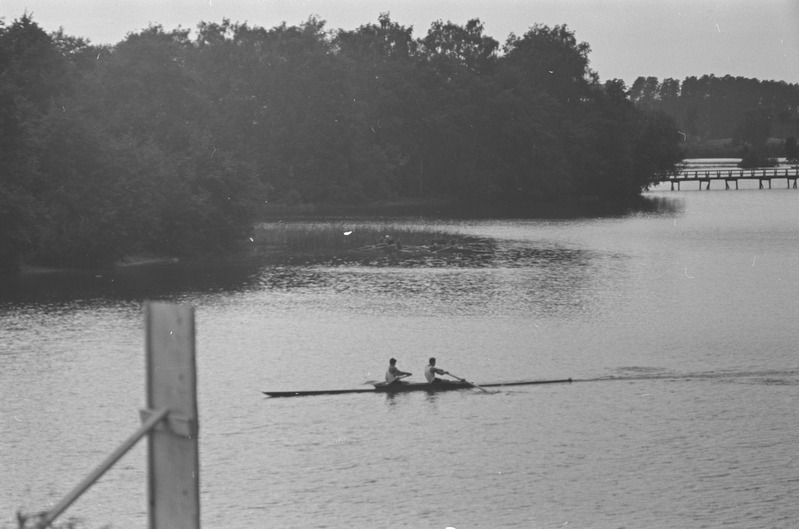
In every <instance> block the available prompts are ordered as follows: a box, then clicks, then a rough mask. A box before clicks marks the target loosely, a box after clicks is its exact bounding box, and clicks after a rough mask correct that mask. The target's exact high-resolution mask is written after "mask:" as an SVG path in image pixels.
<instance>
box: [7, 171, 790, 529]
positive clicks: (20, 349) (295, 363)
mask: <svg viewBox="0 0 799 529" xmlns="http://www.w3.org/2000/svg"><path fill="white" fill-rule="evenodd" d="M777 187H778V186H776V185H775V189H772V190H738V191H723V190H710V191H701V192H700V191H694V190H684V191H680V192H672V191H668V190H665V189H664V190H659V189H656V190H654V191H651V192H648V193H646V194H645V196H646V197H647V199H648V200H649V204H650V206H649V207H646V208H643V209H642V210H640V211H631V212H627V213H624V214H619V215H606V216H602V217H596V218H571V219H549V220H530V219H512V218H511V219H472V220H462V219H461V220H447V219H443V220H442V219H420V218H416V219H407V220H406V221H405V222H408V223H410V224H414V225H423V226H425V227H429V228H433V229H446V230H451V231H453V232H457V233H461V234H468V235H474V236H479V237H485V238H488V239H490V240H492V241H494V251H493V252H492V253H491V254H490V255H479V256H473V255H455V256H451V257H450V258H448V259H445V260H443V259H442V260H438V259H408V260H405V259H402V258H394V257H390V256H382V255H377V256H375V257H374V258H372V259H363V258H358V259H354V258H351V256H346V255H345V256H338V258H336V259H327V260H324V261H312V260H309V261H308V262H291V263H288V262H282V263H281V262H272V263H269V262H247V263H239V264H237V265H216V266H213V267H199V266H194V267H191V266H161V267H151V268H134V269H128V270H120V271H117V272H114V273H84V274H40V275H30V276H25V277H23V278H21V279H19V280H15V281H13V282H9V281H6V282H4V283H3V284H2V289H3V290H2V291H0V292H2V293H1V294H0V361H1V362H2V370H0V394H1V396H2V399H1V400H0V410H2V420H3V427H2V430H0V468H1V469H2V472H0V474H1V475H2V478H1V479H0V508H1V509H0V527H13V526H14V523H15V522H14V515H15V512H16V511H17V510H18V509H22V510H24V511H26V512H33V511H38V510H42V509H46V508H48V507H49V506H51V505H52V504H54V503H55V502H57V501H59V500H60V499H61V498H62V497H63V496H64V495H65V494H66V493H67V492H68V491H69V490H70V489H71V488H72V487H73V486H74V485H75V484H77V483H78V482H79V481H80V480H81V479H82V478H83V477H84V476H85V475H87V474H88V473H89V472H90V471H91V470H92V469H93V468H94V466H95V465H97V464H99V463H100V462H101V461H102V460H103V459H104V458H105V457H106V456H107V455H108V454H109V453H110V452H111V451H113V450H114V448H116V447H117V446H118V445H119V444H120V443H121V442H122V441H123V440H124V439H125V438H126V437H127V436H128V435H130V434H131V433H133V431H134V430H135V429H136V428H137V427H138V425H139V416H138V410H139V409H140V408H142V407H143V406H144V401H145V387H144V384H145V375H144V320H143V315H142V303H143V301H144V300H145V299H154V300H163V301H170V302H176V303H185V304H191V305H193V306H194V307H196V324H197V370H198V399H199V410H200V460H201V470H200V480H201V504H202V514H201V520H202V523H203V526H204V527H206V528H225V527H281V528H309V527H318V528H322V527H329V528H403V527H407V528H438V529H444V528H446V527H453V528H456V529H466V528H508V529H510V528H519V529H522V528H525V529H527V528H560V527H569V528H619V527H650V528H652V527H664V528H665V527H721V526H724V527H732V528H741V529H744V528H746V529H749V528H752V527H770V528H790V527H796V526H797V524H799V504H798V503H797V501H796V498H797V497H799V459H798V457H799V456H797V453H798V452H797V449H796V432H797V431H799V406H797V403H799V355H797V349H796V348H797V343H799V325H798V324H797V317H798V316H799V191H797V190H793V189H777ZM359 222H363V221H362V220H359ZM430 356H435V357H437V359H438V364H439V366H440V367H442V368H444V369H446V370H448V371H450V372H452V373H454V374H456V375H458V376H460V377H465V378H468V379H470V380H473V381H475V382H477V383H480V382H494V381H502V380H518V379H562V378H569V377H571V378H573V379H574V380H575V381H574V382H573V383H571V384H557V385H542V386H519V387H512V388H511V387H509V388H504V389H502V390H501V391H500V392H498V393H491V394H486V393H483V392H481V391H478V390H465V391H456V392H448V393H439V394H427V393H424V392H422V393H409V394H400V395H396V396H390V395H383V394H370V393H360V394H348V395H330V396H319V397H302V398H289V399H269V398H266V397H264V396H263V395H262V394H261V391H263V390H294V389H328V388H363V387H369V386H368V385H367V382H368V381H373V380H379V379H382V378H383V375H384V373H385V370H386V368H387V366H388V359H389V358H390V357H395V358H397V359H398V367H400V369H403V370H405V371H411V372H412V373H413V377H411V379H412V380H420V379H422V378H423V369H424V366H425V365H426V363H427V359H428V357H430ZM145 446H146V444H144V443H140V445H138V446H137V447H136V448H135V449H134V450H133V451H132V452H130V453H129V454H128V455H126V456H125V457H124V458H123V459H122V460H121V461H120V462H118V463H117V465H116V466H115V467H114V468H113V469H112V470H111V471H109V472H108V473H107V474H106V475H105V476H104V477H103V478H102V479H101V481H100V482H99V483H98V484H96V485H95V486H94V487H93V488H92V489H91V490H90V491H89V492H87V493H86V494H85V495H84V496H83V497H82V498H81V499H79V500H78V501H77V502H76V503H75V504H74V505H73V506H72V507H71V508H70V510H69V511H67V513H66V514H65V515H64V517H63V520H66V519H67V518H68V517H70V516H72V517H76V518H79V519H80V520H81V527H92V528H99V527H103V526H106V525H110V526H112V527H114V528H145V527H147V511H146V463H145V461H146V449H145Z"/></svg>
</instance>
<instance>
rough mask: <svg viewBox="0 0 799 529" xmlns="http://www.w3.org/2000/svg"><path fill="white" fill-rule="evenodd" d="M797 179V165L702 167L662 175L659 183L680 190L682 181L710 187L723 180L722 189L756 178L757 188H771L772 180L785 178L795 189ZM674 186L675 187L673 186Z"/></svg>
mask: <svg viewBox="0 0 799 529" xmlns="http://www.w3.org/2000/svg"><path fill="white" fill-rule="evenodd" d="M797 179H799V166H795V167H789V168H785V167H783V168H779V169H773V168H772V169H711V170H707V169H702V170H693V171H681V172H679V173H677V174H675V175H672V176H668V177H664V178H662V179H661V180H660V183H666V182H668V183H670V184H671V190H672V191H674V190H675V189H676V190H677V191H679V190H680V184H681V183H683V182H697V183H698V184H699V189H700V190H701V189H703V188H702V185H704V186H705V187H704V189H710V183H711V182H722V181H723V182H724V189H732V185H733V184H735V189H738V181H739V180H758V181H759V188H760V189H766V185H768V189H771V181H772V180H785V182H786V184H787V187H788V188H789V189H790V188H793V189H796V180H797ZM675 186H676V187H675Z"/></svg>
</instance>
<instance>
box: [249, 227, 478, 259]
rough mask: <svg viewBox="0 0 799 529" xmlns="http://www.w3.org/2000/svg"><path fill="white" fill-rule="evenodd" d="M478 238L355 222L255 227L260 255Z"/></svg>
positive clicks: (412, 244)
mask: <svg viewBox="0 0 799 529" xmlns="http://www.w3.org/2000/svg"><path fill="white" fill-rule="evenodd" d="M470 240H474V238H471V237H468V236H465V235H463V234H460V233H457V232H456V231H455V230H453V231H444V230H440V229H432V230H431V229H426V228H425V227H424V226H410V225H407V224H394V223H385V224H375V223H351V222H341V221H337V222H289V223H284V222H269V223H261V224H258V225H256V226H255V228H254V229H253V235H252V240H251V242H252V244H253V247H254V249H255V251H256V252H258V253H266V252H276V251H277V252H279V251H283V252H289V253H297V254H314V255H323V254H340V253H344V252H351V251H356V250H358V249H362V248H370V247H377V246H380V245H385V244H386V243H387V242H389V241H394V242H396V241H399V242H400V243H401V244H402V245H403V246H428V245H433V244H439V245H441V244H461V243H464V242H467V241H470Z"/></svg>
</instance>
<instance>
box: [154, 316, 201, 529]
mask: <svg viewBox="0 0 799 529" xmlns="http://www.w3.org/2000/svg"><path fill="white" fill-rule="evenodd" d="M145 313H146V323H147V407H148V409H149V410H158V409H164V408H166V409H168V410H169V415H167V417H166V419H164V421H162V422H161V423H160V424H159V425H158V426H156V427H155V428H154V429H153V431H152V433H151V434H150V436H149V510H150V528H151V529H199V528H200V486H199V485H200V475H199V467H200V465H199V451H198V443H197V435H198V432H199V425H198V415H197V383H196V380H197V377H196V363H195V354H194V310H193V308H192V307H188V306H185V305H169V304H165V303H148V304H147V305H145ZM143 413H144V414H146V413H147V412H143Z"/></svg>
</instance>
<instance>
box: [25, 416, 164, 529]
mask: <svg viewBox="0 0 799 529" xmlns="http://www.w3.org/2000/svg"><path fill="white" fill-rule="evenodd" d="M167 414H169V409H167V408H164V409H160V410H157V411H154V412H153V414H152V415H150V416H149V417H148V418H147V419H146V420H145V421H144V422H143V423H142V425H141V427H140V428H139V429H138V430H136V432H135V433H134V434H133V435H131V436H130V437H128V439H127V440H126V441H125V442H124V443H122V444H121V445H119V448H117V449H116V450H114V452H113V453H112V454H111V455H109V456H108V457H107V458H106V459H105V461H103V462H102V463H101V464H100V466H98V467H97V468H96V469H94V471H93V472H92V473H91V474H89V475H88V476H86V478H84V480H83V481H81V482H80V483H79V484H78V485H77V486H75V488H74V489H72V491H71V492H70V493H69V494H67V496H66V497H65V498H64V499H63V500H61V501H60V502H59V503H58V504H57V505H56V506H55V507H53V508H52V509H50V510H49V511H47V512H46V513H45V515H44V517H43V518H42V519H41V521H39V523H38V524H37V529H45V528H46V527H49V526H50V524H51V523H53V522H54V521H55V519H56V518H58V517H59V516H60V515H61V513H63V512H64V511H65V510H67V508H68V507H69V506H70V505H72V504H73V503H74V502H75V500H77V499H78V498H79V497H80V495H81V494H83V493H84V492H86V491H87V490H88V489H89V487H91V486H92V485H93V484H94V483H95V482H96V481H97V480H98V479H100V477H102V475H103V474H105V473H106V471H108V469H109V468H111V467H112V466H114V463H116V462H117V461H119V459H120V458H121V457H122V456H124V455H125V454H126V453H127V452H128V451H129V450H130V449H131V448H133V446H134V445H135V444H136V443H137V442H138V441H139V439H141V438H142V437H144V436H145V435H147V434H148V433H149V432H150V430H152V429H153V428H154V427H155V425H156V424H158V423H159V422H161V421H162V420H163V419H164V417H166V416H167Z"/></svg>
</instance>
